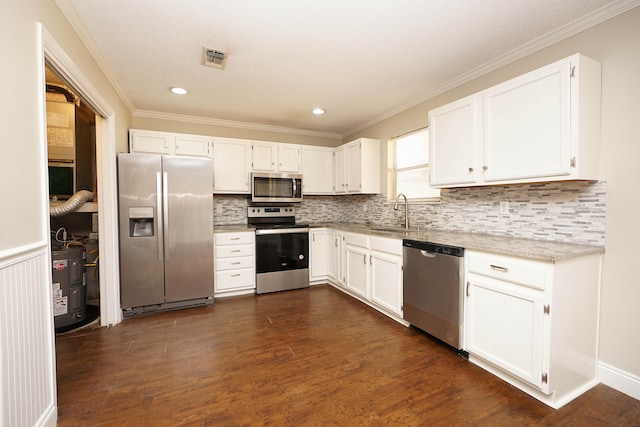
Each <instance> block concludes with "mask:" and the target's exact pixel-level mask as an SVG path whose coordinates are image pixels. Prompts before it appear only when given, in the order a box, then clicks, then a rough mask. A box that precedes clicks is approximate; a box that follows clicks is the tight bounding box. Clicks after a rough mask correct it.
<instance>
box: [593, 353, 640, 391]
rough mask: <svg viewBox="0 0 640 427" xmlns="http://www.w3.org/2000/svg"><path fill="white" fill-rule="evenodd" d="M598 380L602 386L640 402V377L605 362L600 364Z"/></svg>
mask: <svg viewBox="0 0 640 427" xmlns="http://www.w3.org/2000/svg"><path fill="white" fill-rule="evenodd" d="M598 378H599V379H600V382H602V384H605V385H608V386H609V387H611V388H615V389H616V390H618V391H620V392H622V393H624V394H626V395H629V396H631V397H633V398H634V399H638V400H640V377H638V376H636V375H633V374H631V373H629V372H625V371H623V370H621V369H618V368H616V367H614V366H611V365H608V364H606V363H604V362H598Z"/></svg>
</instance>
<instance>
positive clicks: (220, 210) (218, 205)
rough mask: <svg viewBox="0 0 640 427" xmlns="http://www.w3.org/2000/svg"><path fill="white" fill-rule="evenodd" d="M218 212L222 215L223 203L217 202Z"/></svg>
mask: <svg viewBox="0 0 640 427" xmlns="http://www.w3.org/2000/svg"><path fill="white" fill-rule="evenodd" d="M216 214H218V215H222V205H221V204H220V203H216Z"/></svg>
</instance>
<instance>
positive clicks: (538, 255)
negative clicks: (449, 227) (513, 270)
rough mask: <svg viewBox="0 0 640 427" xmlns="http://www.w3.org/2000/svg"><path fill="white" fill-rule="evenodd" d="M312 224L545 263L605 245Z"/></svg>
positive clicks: (595, 250)
mask: <svg viewBox="0 0 640 427" xmlns="http://www.w3.org/2000/svg"><path fill="white" fill-rule="evenodd" d="M310 226H311V227H314V228H318V227H326V228H332V229H335V230H341V231H347V232H353V233H364V234H369V235H376V236H381V237H391V238H398V239H412V240H419V241H424V242H431V243H439V244H443V245H449V246H458V247H462V248H465V249H468V250H476V251H484V252H490V253H495V254H501V255H508V256H517V257H522V258H529V259H533V260H538V261H544V262H551V263H554V262H557V261H562V260H567V259H571V258H577V257H581V256H585V255H591V254H601V253H604V247H602V246H588V245H574V244H570V243H561V242H551V241H544V240H532V239H523V238H514V237H502V236H495V235H491V234H480V233H466V232H460V231H445V230H433V229H425V230H415V229H410V230H409V231H407V230H404V229H403V228H393V227H383V226H367V225H363V224H345V223H319V224H311V225H310Z"/></svg>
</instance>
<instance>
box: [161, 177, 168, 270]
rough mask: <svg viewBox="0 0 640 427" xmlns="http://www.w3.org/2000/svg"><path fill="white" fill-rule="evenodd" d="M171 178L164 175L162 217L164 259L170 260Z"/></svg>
mask: <svg viewBox="0 0 640 427" xmlns="http://www.w3.org/2000/svg"><path fill="white" fill-rule="evenodd" d="M168 180H169V176H168V174H167V172H163V173H162V216H163V217H164V218H163V219H164V221H163V234H164V236H163V241H164V259H165V260H166V261H168V260H169V192H168V187H169V184H168Z"/></svg>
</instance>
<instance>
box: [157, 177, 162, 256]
mask: <svg viewBox="0 0 640 427" xmlns="http://www.w3.org/2000/svg"><path fill="white" fill-rule="evenodd" d="M156 199H157V200H156V217H157V218H156V219H157V221H158V222H157V223H156V228H157V230H158V232H159V231H160V226H161V224H162V222H163V219H164V218H163V214H162V209H161V208H160V206H162V177H161V176H160V172H157V173H156ZM162 240H163V239H162V236H158V238H157V241H158V261H162V254H163V252H162Z"/></svg>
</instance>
